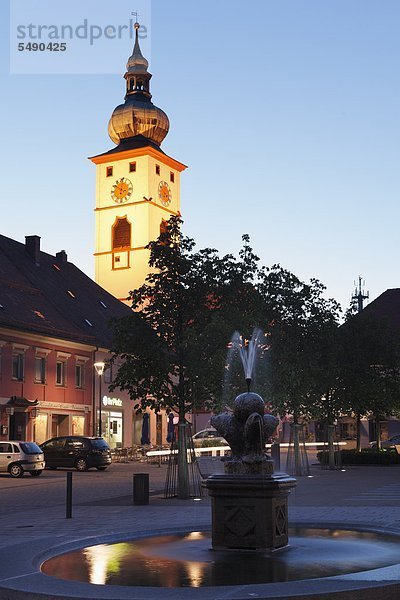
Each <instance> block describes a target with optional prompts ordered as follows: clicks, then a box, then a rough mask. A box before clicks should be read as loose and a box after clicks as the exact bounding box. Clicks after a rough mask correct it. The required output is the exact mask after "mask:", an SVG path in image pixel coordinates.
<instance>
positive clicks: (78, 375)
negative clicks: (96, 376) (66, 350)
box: [75, 364, 85, 388]
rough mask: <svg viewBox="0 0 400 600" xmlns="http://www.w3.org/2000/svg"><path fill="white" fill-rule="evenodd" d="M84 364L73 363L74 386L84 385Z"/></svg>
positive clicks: (80, 386) (81, 386)
mask: <svg viewBox="0 0 400 600" xmlns="http://www.w3.org/2000/svg"><path fill="white" fill-rule="evenodd" d="M84 375H85V371H84V366H83V365H79V364H78V365H75V387H77V388H83V386H84Z"/></svg>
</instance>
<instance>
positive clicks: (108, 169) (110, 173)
mask: <svg viewBox="0 0 400 600" xmlns="http://www.w3.org/2000/svg"><path fill="white" fill-rule="evenodd" d="M112 174H113V168H112V167H107V177H112Z"/></svg>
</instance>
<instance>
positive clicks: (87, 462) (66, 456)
mask: <svg viewBox="0 0 400 600" xmlns="http://www.w3.org/2000/svg"><path fill="white" fill-rule="evenodd" d="M40 447H41V448H42V450H43V453H44V457H45V461H46V467H48V468H49V469H56V468H57V467H75V469H77V470H78V471H87V469H90V468H91V467H96V469H98V470H99V471H105V470H106V469H107V467H108V465H109V464H111V450H110V446H109V445H108V444H107V442H106V441H105V440H104V439H103V438H101V437H85V436H79V435H65V436H62V437H55V438H52V439H51V440H48V441H47V442H43V444H40Z"/></svg>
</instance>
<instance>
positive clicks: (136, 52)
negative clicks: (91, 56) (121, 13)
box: [125, 21, 151, 100]
mask: <svg viewBox="0 0 400 600" xmlns="http://www.w3.org/2000/svg"><path fill="white" fill-rule="evenodd" d="M134 28H135V45H134V47H133V52H132V55H131V56H130V57H129V59H128V62H127V63H126V73H125V79H126V96H125V100H128V98H129V96H134V95H135V96H137V95H140V96H141V98H140V99H141V100H146V99H147V100H150V99H151V94H150V79H151V73H149V71H148V70H147V69H148V66H149V63H148V60H147V59H146V58H145V57H144V56H143V54H142V51H141V49H140V44H139V29H140V23H139V22H138V21H136V22H135V24H134Z"/></svg>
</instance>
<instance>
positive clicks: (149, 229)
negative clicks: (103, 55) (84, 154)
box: [90, 23, 186, 301]
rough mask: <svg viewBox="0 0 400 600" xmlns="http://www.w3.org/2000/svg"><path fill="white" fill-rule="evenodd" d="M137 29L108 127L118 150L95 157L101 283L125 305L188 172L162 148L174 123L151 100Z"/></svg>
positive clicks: (145, 270)
mask: <svg viewBox="0 0 400 600" xmlns="http://www.w3.org/2000/svg"><path fill="white" fill-rule="evenodd" d="M134 27H135V46H134V49H133V54H132V56H131V57H130V58H129V60H128V63H127V65H126V69H127V70H126V73H125V80H126V95H125V102H124V104H120V105H119V106H117V108H116V109H115V110H114V112H113V114H112V115H111V119H110V122H109V124H108V133H109V136H110V138H111V139H112V141H113V142H114V143H115V144H116V147H115V148H113V149H112V150H109V151H108V152H105V153H103V154H99V155H97V156H93V157H91V159H90V160H91V161H92V162H94V164H95V165H96V170H97V173H96V208H95V215H96V242H95V280H96V282H97V283H98V284H99V285H101V286H102V287H103V288H105V289H106V290H107V291H109V292H110V293H111V294H113V295H114V296H116V297H117V298H118V299H120V300H122V301H126V299H127V296H128V294H129V292H130V290H133V289H135V288H137V287H139V286H140V285H141V284H142V283H143V282H144V280H145V278H146V276H147V274H148V272H149V266H148V260H149V252H148V250H146V249H145V246H146V245H147V244H148V243H149V242H150V241H152V240H155V239H157V238H158V236H159V235H160V230H161V229H162V227H163V223H164V222H165V221H167V220H168V219H169V218H170V216H171V215H177V214H179V212H180V194H179V192H180V173H181V172H182V171H183V170H184V169H185V168H186V166H185V165H183V164H182V163H180V162H178V161H177V160H175V159H174V158H171V157H170V156H168V155H167V154H165V153H164V152H163V151H162V150H161V148H160V144H161V142H162V141H163V139H164V138H165V136H166V135H167V133H168V130H169V120H168V117H167V115H166V114H165V113H164V112H163V111H162V110H161V109H160V108H157V106H155V105H154V104H153V103H152V101H151V93H150V79H151V73H149V71H148V70H147V69H148V62H147V60H146V59H145V58H144V56H143V55H142V52H141V50H140V46H139V35H138V34H139V27H140V25H139V23H135V25H134Z"/></svg>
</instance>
